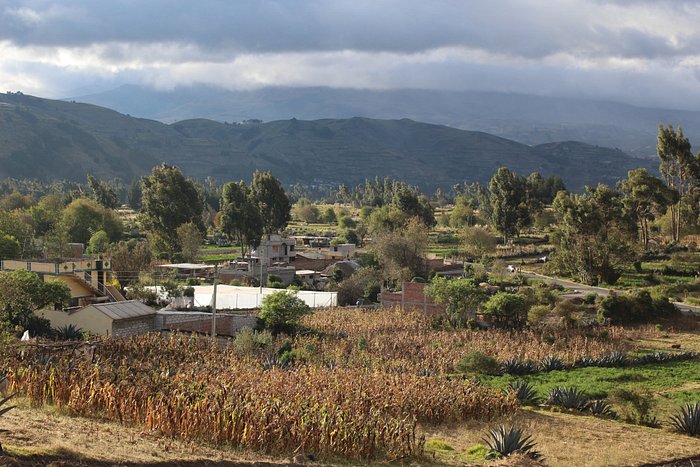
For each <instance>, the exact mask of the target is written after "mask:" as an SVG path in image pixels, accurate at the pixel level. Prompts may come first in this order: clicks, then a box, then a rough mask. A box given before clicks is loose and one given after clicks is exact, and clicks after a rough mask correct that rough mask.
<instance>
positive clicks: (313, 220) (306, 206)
mask: <svg viewBox="0 0 700 467" xmlns="http://www.w3.org/2000/svg"><path fill="white" fill-rule="evenodd" d="M294 215H295V216H296V218H297V219H299V220H301V221H303V222H307V223H309V224H317V223H318V222H319V221H320V220H321V211H319V209H318V207H317V206H316V205H315V204H313V203H312V202H310V201H309V200H308V199H306V198H302V199H300V200H299V201H297V203H296V205H295V206H294Z"/></svg>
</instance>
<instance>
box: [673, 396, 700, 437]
mask: <svg viewBox="0 0 700 467" xmlns="http://www.w3.org/2000/svg"><path fill="white" fill-rule="evenodd" d="M671 426H673V428H674V429H676V430H677V431H679V432H681V433H685V434H686V435H690V436H700V403H698V402H694V403H692V404H691V403H690V402H688V403H687V404H685V405H684V406H681V408H680V413H679V414H676V415H672V416H671Z"/></svg>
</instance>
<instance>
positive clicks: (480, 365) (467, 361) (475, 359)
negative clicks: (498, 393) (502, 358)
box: [455, 350, 501, 375]
mask: <svg viewBox="0 0 700 467" xmlns="http://www.w3.org/2000/svg"><path fill="white" fill-rule="evenodd" d="M455 369H456V370H457V371H459V372H460V373H473V374H482V375H499V374H501V371H500V370H501V367H500V365H499V364H498V360H496V359H495V358H493V357H491V356H489V355H486V354H485V353H483V352H479V351H478V350H474V351H471V352H469V353H467V354H465V355H464V356H463V357H462V358H461V359H460V360H459V362H457V365H456V366H455Z"/></svg>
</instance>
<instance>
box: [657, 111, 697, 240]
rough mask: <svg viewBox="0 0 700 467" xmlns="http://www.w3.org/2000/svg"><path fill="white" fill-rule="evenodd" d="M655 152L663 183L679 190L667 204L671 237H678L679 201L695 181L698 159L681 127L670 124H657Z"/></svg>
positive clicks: (677, 238)
mask: <svg viewBox="0 0 700 467" xmlns="http://www.w3.org/2000/svg"><path fill="white" fill-rule="evenodd" d="M656 152H657V154H658V155H659V159H660V160H661V163H660V165H659V171H660V172H661V175H662V176H663V178H664V181H665V182H666V185H667V186H668V187H669V188H671V189H673V190H676V191H677V192H678V200H677V202H676V203H675V204H672V205H671V206H670V209H671V237H672V238H673V240H674V241H678V240H679V239H680V235H681V203H683V200H684V198H685V196H686V195H687V194H689V193H690V189H691V187H692V186H693V185H694V184H695V183H697V180H698V176H699V172H700V163H699V162H698V157H693V153H692V152H691V149H690V142H689V141H688V138H686V137H685V136H684V135H683V130H682V129H681V128H678V131H674V129H673V126H671V125H668V126H667V127H664V126H663V125H662V124H659V134H658V137H657V145H656Z"/></svg>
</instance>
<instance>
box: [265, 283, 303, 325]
mask: <svg viewBox="0 0 700 467" xmlns="http://www.w3.org/2000/svg"><path fill="white" fill-rule="evenodd" d="M310 313H311V308H310V307H309V305H307V304H306V302H304V301H303V300H302V299H300V298H299V297H297V295H296V294H295V293H294V292H290V291H286V290H285V291H280V292H275V293H273V294H271V295H268V296H266V297H265V298H263V302H262V306H261V307H260V314H258V318H259V319H260V321H262V323H263V324H264V325H265V327H266V328H267V329H269V330H270V331H271V332H272V333H273V334H278V333H280V332H288V333H291V332H294V331H296V329H297V328H298V326H299V320H301V318H302V317H304V316H305V315H308V314H310Z"/></svg>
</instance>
